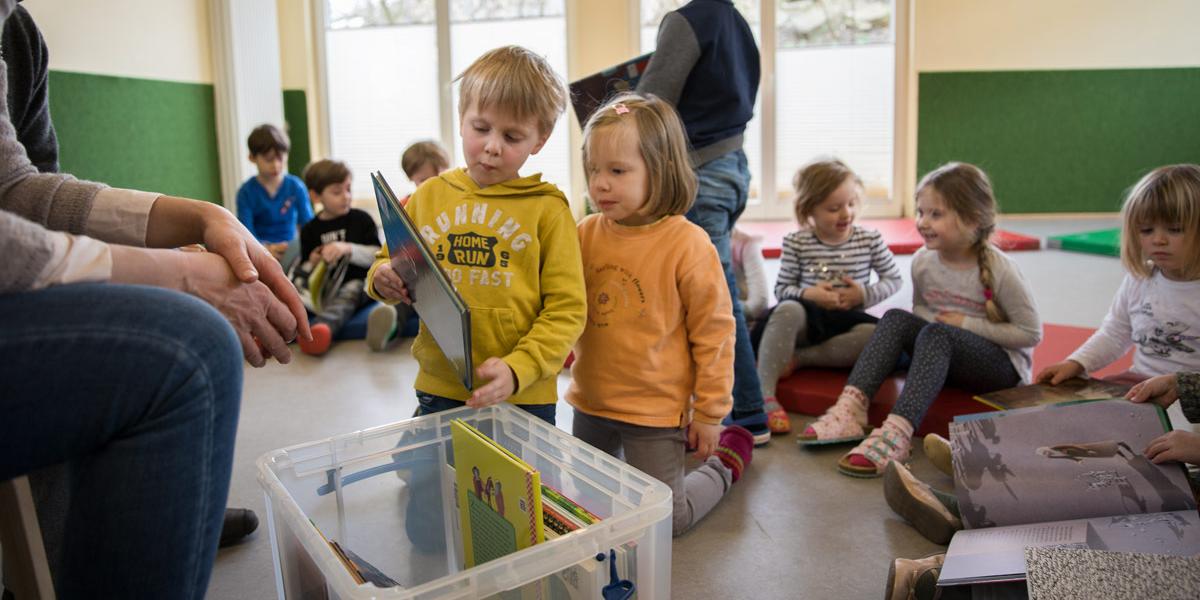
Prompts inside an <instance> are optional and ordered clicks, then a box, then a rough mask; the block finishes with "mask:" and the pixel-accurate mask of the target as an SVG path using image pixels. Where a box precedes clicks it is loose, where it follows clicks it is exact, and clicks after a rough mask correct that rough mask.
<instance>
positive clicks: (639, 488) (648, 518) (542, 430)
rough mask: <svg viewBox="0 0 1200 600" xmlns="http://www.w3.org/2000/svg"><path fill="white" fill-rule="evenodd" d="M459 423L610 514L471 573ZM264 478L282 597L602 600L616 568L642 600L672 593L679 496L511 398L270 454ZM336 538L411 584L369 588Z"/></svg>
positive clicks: (263, 461)
mask: <svg viewBox="0 0 1200 600" xmlns="http://www.w3.org/2000/svg"><path fill="white" fill-rule="evenodd" d="M456 418H461V419H463V420H465V421H467V422H469V423H471V424H472V425H474V426H475V427H476V428H478V429H479V430H480V431H482V432H483V433H485V434H487V435H489V436H491V437H492V438H493V439H494V440H496V441H497V442H499V443H500V444H501V445H503V446H504V447H505V448H507V449H508V450H510V451H512V452H513V453H514V454H516V455H517V456H519V457H521V459H523V460H524V461H525V462H527V463H529V464H530V465H531V466H533V468H535V469H537V470H538V471H540V472H541V478H542V483H544V484H546V485H549V486H551V487H554V488H556V489H558V490H559V491H562V492H564V493H565V494H566V495H567V496H569V497H570V498H572V499H573V500H575V502H577V503H578V504H580V505H582V506H583V507H584V508H586V509H588V510H589V511H591V512H592V513H594V514H596V515H597V516H599V517H600V518H601V519H602V520H601V521H600V522H598V523H596V524H593V525H589V526H587V527H584V528H583V529H579V530H577V531H574V532H572V533H570V534H567V535H564V536H562V537H560V538H558V539H554V540H550V541H547V542H544V543H542V544H538V545H535V546H533V547H531V548H527V549H525V550H521V551H519V552H516V553H513V554H509V555H507V556H504V557H502V558H498V559H496V560H493V561H491V562H487V563H484V564H482V565H478V566H476V567H474V568H471V569H465V570H464V569H463V568H462V559H461V556H462V545H461V535H460V533H459V524H458V513H457V509H456V508H455V502H454V495H453V486H454V476H453V471H452V464H453V453H452V450H451V445H450V421H451V420H452V419H456ZM258 479H259V483H260V484H261V485H262V486H263V489H264V492H265V494H266V497H267V523H268V526H269V528H270V536H271V552H272V555H273V557H274V560H275V582H276V587H277V589H278V591H279V597H280V598H290V599H293V600H294V599H297V598H304V599H307V598H338V599H350V598H412V599H422V600H426V599H429V600H432V599H448V598H489V597H497V598H505V599H507V598H513V599H526V598H562V599H569V600H584V599H586V600H599V599H600V598H601V588H602V587H603V586H605V585H607V584H608V583H609V577H610V567H611V565H610V563H615V564H616V567H617V571H618V574H619V575H620V577H621V578H622V579H628V580H630V581H632V582H633V583H634V584H635V586H636V593H637V596H636V597H637V598H642V599H649V600H653V599H656V598H663V599H665V598H669V597H670V589H671V491H670V488H668V487H667V486H665V485H663V484H662V483H661V482H659V481H657V480H655V479H653V478H652V477H650V476H648V475H646V474H644V473H642V472H641V471H638V470H636V469H634V468H632V467H630V466H628V465H626V464H625V463H623V462H621V461H618V460H616V459H614V458H613V457H611V456H609V455H607V454H605V453H604V452H601V451H599V450H597V449H595V448H593V447H591V446H588V445H587V444H584V443H583V442H581V441H579V440H577V439H575V438H573V437H571V436H570V435H568V434H567V433H565V432H563V431H561V430H559V429H557V428H554V427H551V426H550V425H549V424H547V423H545V422H544V421H541V420H540V419H538V418H536V417H534V416H532V415H530V414H528V413H526V412H525V411H523V410H520V409H518V408H514V407H512V406H510V405H508V404H501V405H498V406H493V407H488V408H485V409H482V410H472V409H467V408H462V409H457V410H453V411H447V412H443V413H438V414H435V415H428V416H425V417H419V418H416V419H412V420H408V421H403V422H400V423H395V424H392V425H385V426H382V427H376V428H373V429H367V430H363V431H358V432H355V433H351V434H347V435H341V436H337V437H334V438H330V439H326V440H320V441H316V442H311V443H307V444H301V445H298V446H292V447H290V448H284V449H282V450H276V451H274V452H269V453H267V454H266V455H264V456H262V457H261V458H259V460H258ZM329 541H335V542H337V543H338V544H340V545H341V547H343V548H345V549H347V550H349V551H351V552H353V553H354V554H355V555H356V556H357V557H359V558H360V559H361V560H363V561H365V562H366V563H369V564H370V565H372V566H374V567H375V568H376V569H378V571H379V572H381V573H383V574H385V575H386V576H387V577H389V578H390V579H391V580H393V581H395V582H396V583H398V584H399V585H398V586H395V587H386V588H385V587H377V586H376V585H374V584H372V583H362V584H359V583H356V582H355V580H354V578H352V576H351V574H350V571H349V570H348V569H347V568H346V567H345V566H344V565H343V563H342V562H341V561H340V560H339V558H338V556H337V554H335V552H334V550H333V548H332V546H331V545H330V543H329ZM610 550H614V551H615V552H613V553H610ZM610 557H612V558H610ZM614 558H615V560H613V559H614Z"/></svg>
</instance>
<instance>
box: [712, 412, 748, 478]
mask: <svg viewBox="0 0 1200 600" xmlns="http://www.w3.org/2000/svg"><path fill="white" fill-rule="evenodd" d="M753 454H754V434H752V433H750V431H749V430H748V429H746V428H745V427H740V426H738V425H730V426H729V427H726V428H725V430H724V431H722V432H721V438H720V440H719V441H718V442H717V450H716V455H717V458H719V459H721V464H723V465H725V467H726V468H728V469H729V470H730V471H732V472H733V481H734V483H737V480H739V479H741V478H742V471H744V470H746V467H748V466H750V460H751V458H752V457H753Z"/></svg>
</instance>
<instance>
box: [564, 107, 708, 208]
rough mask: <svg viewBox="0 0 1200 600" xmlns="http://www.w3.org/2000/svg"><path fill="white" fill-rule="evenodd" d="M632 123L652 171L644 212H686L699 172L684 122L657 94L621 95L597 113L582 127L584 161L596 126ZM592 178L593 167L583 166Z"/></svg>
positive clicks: (616, 125) (640, 148)
mask: <svg viewBox="0 0 1200 600" xmlns="http://www.w3.org/2000/svg"><path fill="white" fill-rule="evenodd" d="M618 127H622V128H629V129H627V130H626V131H627V132H629V133H632V134H633V135H634V136H636V138H637V141H638V150H639V151H640V152H641V153H642V160H643V161H645V163H646V171H647V173H649V178H648V179H649V188H650V189H649V190H648V197H647V199H646V204H645V207H644V209H643V210H644V212H645V214H646V215H647V216H649V217H653V218H657V217H662V216H666V215H682V214H685V213H686V212H687V211H688V209H689V208H691V207H692V202H693V201H695V199H696V187H697V183H696V174H695V173H694V172H692V165H691V163H690V162H688V154H687V138H686V137H685V136H684V133H683V122H682V121H681V120H680V119H679V113H677V112H675V108H674V107H672V106H671V105H670V104H669V103H667V102H666V101H665V100H663V99H661V98H659V97H658V96H655V95H653V94H645V95H642V94H634V93H625V94H620V95H618V96H616V97H614V98H613V99H612V100H610V101H609V102H608V103H607V104H605V105H604V106H602V107H600V108H599V109H597V110H596V112H594V113H592V116H591V118H589V119H588V122H587V125H585V126H584V128H583V163H584V165H586V164H588V161H589V160H590V157H589V154H590V152H589V148H588V147H589V146H590V142H591V140H592V136H593V135H595V133H596V132H597V131H603V130H608V129H615V128H618ZM584 174H585V176H586V177H587V180H588V182H589V183H590V182H591V179H592V175H591V170H590V169H586V168H585V169H584Z"/></svg>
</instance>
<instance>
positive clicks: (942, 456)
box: [924, 433, 954, 477]
mask: <svg viewBox="0 0 1200 600" xmlns="http://www.w3.org/2000/svg"><path fill="white" fill-rule="evenodd" d="M924 444H925V456H928V457H929V462H931V463H933V466H935V467H937V468H938V470H939V471H941V472H943V473H945V474H947V475H949V476H951V477H954V465H953V464H951V460H950V440H948V439H946V438H944V437H942V436H940V435H938V434H936V433H931V434H929V435H927V436H925V442H924Z"/></svg>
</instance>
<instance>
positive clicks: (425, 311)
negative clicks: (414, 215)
mask: <svg viewBox="0 0 1200 600" xmlns="http://www.w3.org/2000/svg"><path fill="white" fill-rule="evenodd" d="M371 183H372V185H373V186H374V187H375V201H376V203H377V204H378V205H379V216H380V218H381V219H382V220H383V235H384V237H385V238H387V249H388V256H389V257H390V258H391V265H392V269H394V270H395V271H396V274H397V275H399V276H400V279H401V280H403V281H404V286H405V287H406V288H408V293H409V297H410V298H412V301H413V303H412V307H413V310H415V311H417V316H419V317H420V318H421V322H422V323H424V324H425V328H426V329H428V330H429V333H430V334H431V335H433V339H434V341H436V342H437V345H438V348H441V350H442V354H444V355H446V359H447V360H449V361H450V363H451V364H453V365H454V368H455V370H457V371H458V376H459V378H460V379H461V380H462V383H463V386H464V387H466V388H467V389H468V390H470V389H473V388H474V373H475V367H474V365H472V364H471V363H472V359H471V311H470V309H469V308H468V307H467V303H466V302H465V301H463V299H462V296H461V295H459V293H458V290H456V289H454V285H453V284H451V283H450V279H449V278H448V277H446V273H445V271H442V267H441V265H439V264H438V262H437V260H436V259H435V258H434V257H433V253H432V252H430V251H429V246H427V245H426V244H425V240H424V239H422V238H421V236H420V235H419V234H418V233H417V228H416V225H414V224H413V222H412V219H410V218H409V216H408V213H407V212H405V211H404V208H403V207H402V206H400V200H399V199H398V198H397V197H396V194H395V193H394V192H393V191H392V188H391V186H389V185H388V183H387V181H386V180H385V179H384V178H383V174H382V173H379V172H375V173H372V174H371Z"/></svg>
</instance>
